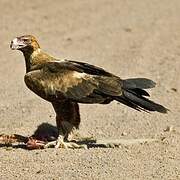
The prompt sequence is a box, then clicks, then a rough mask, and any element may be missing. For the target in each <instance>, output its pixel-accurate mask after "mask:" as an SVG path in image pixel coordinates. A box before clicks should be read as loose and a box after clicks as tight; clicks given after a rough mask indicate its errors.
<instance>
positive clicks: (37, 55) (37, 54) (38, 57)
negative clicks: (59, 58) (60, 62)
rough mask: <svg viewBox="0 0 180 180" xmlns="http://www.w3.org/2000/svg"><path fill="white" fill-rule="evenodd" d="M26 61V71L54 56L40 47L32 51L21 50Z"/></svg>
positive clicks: (50, 59) (48, 60)
mask: <svg viewBox="0 0 180 180" xmlns="http://www.w3.org/2000/svg"><path fill="white" fill-rule="evenodd" d="M23 54H24V57H25V61H26V73H27V72H29V71H31V70H32V69H33V67H34V66H37V65H40V64H43V63H46V62H50V61H52V60H53V59H54V58H53V57H51V56H49V55H48V54H46V53H45V52H43V51H42V50H41V49H40V48H37V49H36V50H33V51H26V52H23Z"/></svg>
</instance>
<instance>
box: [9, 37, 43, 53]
mask: <svg viewBox="0 0 180 180" xmlns="http://www.w3.org/2000/svg"><path fill="white" fill-rule="evenodd" d="M10 48H11V49H12V50H20V51H22V52H26V51H31V52H33V51H36V50H37V49H39V48H40V46H39V44H38V42H37V40H36V38H35V37H34V36H32V35H24V36H19V37H16V38H14V39H13V40H12V41H11V44H10Z"/></svg>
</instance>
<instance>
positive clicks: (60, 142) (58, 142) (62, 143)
mask: <svg viewBox="0 0 180 180" xmlns="http://www.w3.org/2000/svg"><path fill="white" fill-rule="evenodd" d="M49 147H55V148H64V149H68V148H71V149H80V148H83V149H87V146H86V145H79V144H77V143H75V142H65V141H64V137H62V136H59V137H58V139H57V140H56V141H52V142H49V143H47V144H46V145H45V148H49Z"/></svg>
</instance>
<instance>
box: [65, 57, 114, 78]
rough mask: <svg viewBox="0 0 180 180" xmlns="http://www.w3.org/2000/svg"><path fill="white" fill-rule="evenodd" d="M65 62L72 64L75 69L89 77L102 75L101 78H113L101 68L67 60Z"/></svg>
mask: <svg viewBox="0 0 180 180" xmlns="http://www.w3.org/2000/svg"><path fill="white" fill-rule="evenodd" d="M67 62H69V63H71V64H73V65H74V66H75V67H79V68H80V69H81V70H82V71H83V72H85V73H87V74H91V75H102V76H114V75H112V74H111V73H109V72H107V71H105V70H104V69H103V68H100V67H97V66H94V65H91V64H87V63H84V62H77V61H71V60H67Z"/></svg>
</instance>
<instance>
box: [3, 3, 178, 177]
mask: <svg viewBox="0 0 180 180" xmlns="http://www.w3.org/2000/svg"><path fill="white" fill-rule="evenodd" d="M23 34H34V35H35V36H36V37H37V38H38V39H39V41H40V44H41V46H42V48H43V49H44V50H46V51H48V52H49V53H51V54H52V55H54V56H57V57H60V58H64V57H65V58H69V59H73V60H79V61H87V62H89V63H92V64H95V65H99V66H101V67H104V68H105V69H107V70H109V71H111V72H113V73H115V74H116V75H119V76H121V77H122V78H128V77H147V78H151V79H153V80H155V81H156V82H157V87H156V88H155V89H153V90H151V92H150V93H151V95H152V99H154V100H156V101H158V102H160V103H162V104H163V105H166V106H167V107H168V108H169V109H170V110H171V112H170V113H169V114H168V115H162V114H158V113H153V114H146V113H139V112H136V111H134V110H132V109H130V108H128V107H125V106H123V105H117V103H116V102H114V103H112V104H110V105H106V106H103V105H81V117H82V123H81V127H80V133H81V134H83V135H86V136H91V135H93V136H94V137H97V138H126V139H128V138H151V137H166V139H165V140H164V142H157V143H151V144H145V145H134V146H129V147H121V148H119V149H103V148H94V149H93V148H92V149H89V150H62V149H58V150H56V149H47V150H35V151H27V150H23V149H13V150H11V151H7V150H5V149H4V148H0V179H1V180H5V179H13V180H14V179H127V180H129V179H167V180H170V179H180V140H179V139H180V1H179V0H172V1H169V0H151V1H149V0H132V1H131V0H111V1H108V0H66V1H64V0H61V1H60V0H59V1H58V0H54V1H51V0H39V1H31V2H30V1H18V0H14V1H10V0H1V1H0V42H1V45H0V63H1V66H0V82H1V86H0V133H8V134H10V133H18V134H23V135H31V134H32V133H33V131H34V130H35V129H36V128H37V126H38V125H40V124H41V123H43V122H49V123H51V124H53V125H55V120H54V112H53V109H52V107H51V105H50V104H48V103H47V102H45V101H43V100H41V99H40V98H39V97H37V96H36V95H34V94H33V93H31V92H30V91H29V90H28V89H27V88H26V86H25V84H24V82H23V76H24V73H25V67H24V59H23V56H22V54H21V53H20V52H17V51H11V50H10V49H9V42H10V40H11V39H12V38H14V37H15V36H18V35H23ZM173 88H174V89H173ZM167 126H174V129H175V132H164V131H163V130H164V129H166V127H167ZM123 132H125V133H124V134H125V135H126V134H127V135H126V136H122V133H123Z"/></svg>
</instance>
